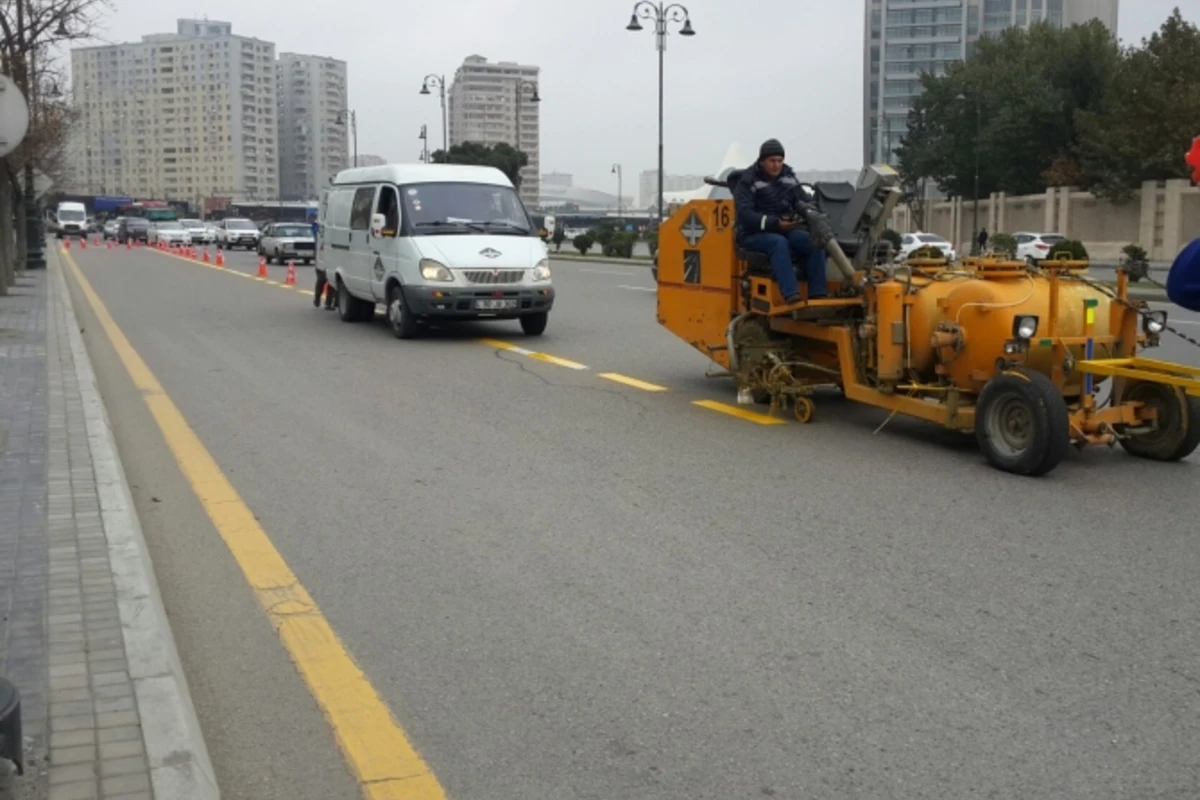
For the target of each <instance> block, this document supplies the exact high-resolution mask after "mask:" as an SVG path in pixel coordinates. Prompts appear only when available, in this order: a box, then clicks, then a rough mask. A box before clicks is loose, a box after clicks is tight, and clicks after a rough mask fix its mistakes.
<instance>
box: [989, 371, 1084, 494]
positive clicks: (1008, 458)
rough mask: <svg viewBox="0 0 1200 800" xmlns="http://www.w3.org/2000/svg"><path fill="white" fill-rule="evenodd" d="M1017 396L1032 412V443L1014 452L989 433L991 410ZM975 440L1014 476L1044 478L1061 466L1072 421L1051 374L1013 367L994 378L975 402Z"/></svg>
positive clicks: (995, 461)
mask: <svg viewBox="0 0 1200 800" xmlns="http://www.w3.org/2000/svg"><path fill="white" fill-rule="evenodd" d="M1013 395H1015V396H1016V397H1017V398H1018V399H1019V400H1021V401H1023V402H1024V404H1025V405H1026V406H1027V407H1028V409H1029V411H1030V416H1031V419H1032V423H1033V436H1032V443H1031V444H1030V445H1029V446H1028V447H1027V448H1026V449H1025V450H1024V451H1022V452H1019V453H1017V454H1015V455H1012V454H1009V453H1005V452H1003V451H1001V450H1000V449H998V448H997V446H996V445H995V444H994V443H993V442H992V438H991V436H989V435H988V430H987V427H988V426H987V419H988V415H989V412H990V411H991V410H992V408H993V407H994V406H995V405H996V404H997V403H999V402H1000V401H1001V400H1004V399H1007V398H1011V397H1012V396H1013ZM975 440H976V441H977V442H978V443H979V449H980V451H982V452H983V455H984V457H985V458H986V459H987V460H988V463H989V464H991V465H992V466H993V467H995V468H996V469H999V470H1002V471H1004V472H1010V473H1012V474H1014V475H1024V476H1027V477H1032V478H1036V477H1041V476H1042V475H1046V474H1047V473H1049V472H1050V471H1051V470H1053V469H1054V468H1055V467H1057V466H1058V464H1059V462H1061V461H1062V460H1063V459H1064V458H1065V457H1066V455H1067V450H1068V448H1069V447H1070V446H1071V422H1070V414H1069V412H1068V411H1067V403H1066V401H1065V400H1064V399H1063V396H1062V392H1060V391H1059V390H1058V387H1057V386H1055V385H1054V382H1053V381H1051V380H1050V379H1049V378H1048V377H1046V376H1045V375H1043V374H1042V373H1040V372H1034V371H1032V370H1027V369H1021V368H1016V369H1010V370H1007V371H1005V372H1002V373H1000V374H998V375H996V376H995V377H994V378H992V379H991V380H990V381H988V382H987V384H986V385H985V386H984V387H983V391H982V392H980V393H979V402H978V403H976V404H975Z"/></svg>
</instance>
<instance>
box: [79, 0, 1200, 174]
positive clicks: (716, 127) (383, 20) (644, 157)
mask: <svg viewBox="0 0 1200 800" xmlns="http://www.w3.org/2000/svg"><path fill="white" fill-rule="evenodd" d="M685 4H686V6H687V8H688V10H689V12H690V15H691V19H692V26H693V27H694V29H695V31H696V35H695V36H693V37H690V38H684V37H680V36H678V35H676V33H677V31H678V29H679V26H678V25H675V26H672V27H671V29H670V30H671V33H672V35H670V36H669V37H668V41H667V52H666V59H665V81H664V86H665V100H664V108H665V120H666V123H665V132H664V141H665V146H664V150H665V156H664V158H665V164H666V172H667V173H668V174H671V173H675V174H680V173H683V174H698V173H711V172H713V171H715V170H716V169H717V168H718V167H719V166H720V163H721V159H722V157H723V156H724V154H725V151H726V149H727V148H728V147H729V145H730V143H732V142H737V143H738V144H739V145H740V146H741V148H742V150H743V152H745V153H746V154H748V155H749V156H750V157H753V155H754V154H755V153H756V152H757V149H758V145H759V143H760V142H762V140H764V139H767V138H772V137H774V138H778V139H780V140H781V141H782V142H783V144H784V146H785V147H786V148H787V160H788V163H790V164H791V165H792V166H794V167H795V168H797V169H857V168H858V167H859V166H861V163H860V162H861V158H862V91H863V78H862V73H863V31H864V2H863V0H738V2H733V1H732V0H686V3H685ZM110 6H111V9H110V12H109V13H107V14H106V15H105V16H104V18H103V20H102V22H101V24H100V25H99V27H98V29H97V30H96V31H95V34H96V37H97V39H96V40H92V41H85V42H80V43H78V44H101V43H115V42H121V41H136V40H138V39H140V38H141V37H142V36H143V35H144V34H149V33H164V32H173V31H174V30H175V20H176V19H177V18H180V17H200V18H203V17H207V18H209V19H213V20H221V21H227V22H232V23H233V31H234V33H236V34H240V35H243V36H255V37H258V38H260V39H265V40H268V41H273V42H274V43H275V45H276V52H277V53H279V52H298V53H313V54H318V55H324V56H331V57H333V58H339V59H342V60H344V61H346V62H347V71H348V76H349V92H350V106H351V108H353V109H355V110H356V112H357V118H358V148H359V153H360V154H366V153H371V154H375V155H379V156H383V157H384V158H386V159H387V160H389V161H415V160H416V158H417V155H418V153H419V152H420V142H419V141H418V139H417V135H418V133H419V132H420V128H421V125H422V124H426V125H428V126H429V135H430V147H431V149H433V148H434V145H435V143H437V142H440V141H441V138H442V135H441V109H440V106H439V103H438V99H437V96H436V93H435V94H434V95H430V96H422V95H419V94H418V90H419V89H420V88H421V81H422V79H423V78H424V76H425V75H426V74H428V73H436V74H439V75H441V74H445V75H446V76H447V83H448V84H449V82H450V81H451V80H452V79H453V74H454V70H455V69H456V67H458V65H459V64H461V63H462V60H463V59H464V58H466V57H467V56H469V55H481V56H484V57H485V58H487V59H488V60H489V61H517V62H519V63H522V64H533V65H537V66H539V67H541V70H542V72H541V78H540V85H539V89H540V94H541V96H542V98H543V99H542V103H541V108H540V110H541V126H542V127H541V133H542V139H541V164H542V172H552V171H558V172H568V173H571V174H573V175H574V176H575V185H576V186H585V187H588V188H592V189H599V190H602V191H608V192H612V193H615V192H616V190H617V184H616V176H615V175H613V174H612V166H613V165H614V164H621V165H622V172H623V174H624V177H625V185H624V187H623V188H624V194H626V195H636V194H637V176H638V175H639V173H640V172H641V171H642V170H645V169H653V168H654V167H655V166H656V163H657V143H658V131H657V121H658V116H657V108H658V79H657V78H658V72H657V69H658V66H657V65H658V58H657V53H656V51H655V48H654V36H653V33H652V31H651V26H650V25H649V24H647V23H646V22H644V21H643V24H644V25H646V29H645V30H642V31H640V32H637V33H633V32H630V31H627V30H625V26H626V25H627V24H628V22H629V15H630V13H631V11H632V9H633V2H632V0H448V1H445V0H444V1H443V2H412V1H411V0H410V1H409V2H403V3H395V4H391V3H381V2H379V0H337V2H336V3H333V4H317V5H313V6H309V7H308V8H307V10H306V9H305V8H304V6H303V4H297V3H295V2H283V0H254V2H247V0H110ZM1176 6H1178V7H1179V8H1180V10H1181V11H1182V13H1183V15H1184V17H1186V18H1187V19H1189V20H1191V21H1193V22H1196V23H1200V0H1121V9H1120V22H1119V35H1120V38H1121V39H1122V40H1123V41H1125V42H1127V43H1131V44H1132V43H1137V42H1139V41H1140V40H1141V39H1142V38H1143V37H1145V36H1148V35H1149V34H1150V33H1152V32H1153V31H1154V30H1156V29H1157V28H1158V27H1159V26H1160V25H1161V24H1162V22H1163V21H1164V20H1165V19H1166V18H1167V16H1168V15H1169V14H1170V13H1171V10H1172V9H1173V8H1174V7H1176Z"/></svg>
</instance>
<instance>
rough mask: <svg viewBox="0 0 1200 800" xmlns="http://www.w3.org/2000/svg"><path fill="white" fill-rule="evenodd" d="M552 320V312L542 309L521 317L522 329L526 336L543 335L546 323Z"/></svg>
mask: <svg viewBox="0 0 1200 800" xmlns="http://www.w3.org/2000/svg"><path fill="white" fill-rule="evenodd" d="M549 321H550V314H549V312H546V311H540V312H538V313H537V314H526V315H525V316H523V317H521V330H522V331H523V332H524V333H525V335H526V336H541V335H542V332H543V331H545V330H546V323H547V322H549Z"/></svg>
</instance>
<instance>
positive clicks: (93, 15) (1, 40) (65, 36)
mask: <svg viewBox="0 0 1200 800" xmlns="http://www.w3.org/2000/svg"><path fill="white" fill-rule="evenodd" d="M109 6H110V0H0V66H2V68H3V69H4V71H5V72H7V73H8V74H10V75H11V76H12V79H13V81H14V82H15V83H16V84H17V88H19V89H20V90H21V92H22V94H24V95H25V98H26V99H27V100H28V101H29V105H30V123H29V132H28V133H27V134H26V136H25V140H24V142H23V143H22V145H21V147H20V148H19V149H18V150H17V152H15V153H12V154H10V155H9V156H8V157H7V158H5V159H4V164H3V171H4V173H5V174H6V176H7V182H10V183H11V184H12V185H13V187H14V188H15V192H16V197H15V198H14V199H15V202H16V209H15V210H16V216H17V268H18V269H23V268H24V266H25V264H26V262H27V259H28V253H29V247H30V244H31V243H30V242H29V241H28V228H27V226H26V219H27V217H28V215H29V214H30V213H36V207H35V206H34V203H33V202H32V201H33V196H34V192H35V189H34V174H35V168H40V169H42V170H43V171H46V172H47V174H49V173H50V171H54V170H57V171H59V172H60V173H61V171H62V168H63V165H62V161H63V153H64V151H65V149H66V144H67V130H68V127H69V124H70V114H69V113H68V112H64V111H63V109H62V107H61V106H62V103H61V102H60V101H59V100H57V99H56V98H55V97H53V96H50V97H47V96H46V94H47V93H43V91H42V90H43V89H46V88H48V86H49V85H50V84H47V83H46V82H45V75H46V74H47V73H53V72H54V70H53V68H50V69H48V68H47V67H48V64H47V63H45V62H48V61H49V59H48V58H47V56H48V50H49V48H50V47H51V46H52V45H54V44H57V43H60V42H63V41H68V40H72V39H82V38H87V36H88V35H89V34H90V32H91V30H92V29H93V27H94V25H95V23H96V21H97V19H99V17H100V15H101V13H102V12H103V11H105V10H106V9H107V8H108V7H109ZM48 94H51V95H53V94H57V95H59V97H61V92H52V93H48ZM56 106H58V107H56ZM56 161H57V162H58V163H57V164H56V163H55V162H56ZM20 173H23V174H24V175H23V177H24V183H23V184H22V181H21V180H20V179H18V178H17V176H18V175H19V174H20ZM0 188H4V187H0ZM3 223H4V224H8V222H7V220H4V221H3ZM39 247H40V245H39Z"/></svg>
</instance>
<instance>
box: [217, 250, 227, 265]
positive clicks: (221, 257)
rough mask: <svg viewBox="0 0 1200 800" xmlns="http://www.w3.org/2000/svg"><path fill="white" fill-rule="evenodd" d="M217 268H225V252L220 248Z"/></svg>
mask: <svg viewBox="0 0 1200 800" xmlns="http://www.w3.org/2000/svg"><path fill="white" fill-rule="evenodd" d="M217 266H218V267H223V266H225V251H224V250H222V249H221V248H220V247H218V248H217Z"/></svg>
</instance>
